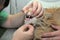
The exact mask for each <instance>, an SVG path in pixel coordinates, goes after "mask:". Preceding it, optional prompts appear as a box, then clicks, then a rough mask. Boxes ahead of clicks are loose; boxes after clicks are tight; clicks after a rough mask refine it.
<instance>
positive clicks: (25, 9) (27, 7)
mask: <svg viewBox="0 0 60 40" xmlns="http://www.w3.org/2000/svg"><path fill="white" fill-rule="evenodd" d="M32 5H33V3H32V2H30V3H29V4H27V5H26V6H25V7H24V8H23V10H24V11H27V10H28V9H29V8H30V7H31V6H32Z"/></svg>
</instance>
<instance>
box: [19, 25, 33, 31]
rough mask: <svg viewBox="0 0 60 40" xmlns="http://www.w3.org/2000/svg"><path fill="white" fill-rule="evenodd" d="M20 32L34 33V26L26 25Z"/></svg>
mask: <svg viewBox="0 0 60 40" xmlns="http://www.w3.org/2000/svg"><path fill="white" fill-rule="evenodd" d="M20 30H21V31H23V32H33V31H34V28H33V26H32V25H29V24H26V25H23V26H22V27H20Z"/></svg>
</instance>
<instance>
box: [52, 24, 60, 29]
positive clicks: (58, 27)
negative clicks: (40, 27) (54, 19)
mask: <svg viewBox="0 0 60 40" xmlns="http://www.w3.org/2000/svg"><path fill="white" fill-rule="evenodd" d="M51 26H52V27H53V28H54V29H57V30H60V26H57V25H51Z"/></svg>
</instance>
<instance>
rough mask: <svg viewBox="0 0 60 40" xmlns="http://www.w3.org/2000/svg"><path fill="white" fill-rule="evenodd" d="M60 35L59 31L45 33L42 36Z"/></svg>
mask: <svg viewBox="0 0 60 40" xmlns="http://www.w3.org/2000/svg"><path fill="white" fill-rule="evenodd" d="M59 35H60V30H59V31H55V32H49V33H45V34H43V35H42V37H43V38H44V37H54V36H59Z"/></svg>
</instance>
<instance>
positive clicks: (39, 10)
mask: <svg viewBox="0 0 60 40" xmlns="http://www.w3.org/2000/svg"><path fill="white" fill-rule="evenodd" d="M41 10H42V5H41V4H40V3H38V8H37V10H36V12H35V13H34V16H37V15H38V14H39V13H40V12H41Z"/></svg>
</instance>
